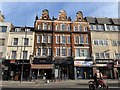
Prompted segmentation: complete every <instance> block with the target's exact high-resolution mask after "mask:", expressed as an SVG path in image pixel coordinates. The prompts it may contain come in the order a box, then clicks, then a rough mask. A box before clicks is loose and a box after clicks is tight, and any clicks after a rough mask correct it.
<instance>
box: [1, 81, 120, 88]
mask: <svg viewBox="0 0 120 90" xmlns="http://www.w3.org/2000/svg"><path fill="white" fill-rule="evenodd" d="M89 81H90V80H66V81H65V80H62V81H53V82H51V81H50V82H48V83H47V82H46V80H36V81H31V82H30V81H22V82H20V81H2V85H1V87H2V88H63V87H64V88H86V87H87V88H88V82H89ZM105 82H106V83H107V84H108V86H110V87H116V88H120V80H112V79H107V80H105Z"/></svg>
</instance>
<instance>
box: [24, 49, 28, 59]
mask: <svg viewBox="0 0 120 90" xmlns="http://www.w3.org/2000/svg"><path fill="white" fill-rule="evenodd" d="M27 55H28V51H23V59H27Z"/></svg>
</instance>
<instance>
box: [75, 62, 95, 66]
mask: <svg viewBox="0 0 120 90" xmlns="http://www.w3.org/2000/svg"><path fill="white" fill-rule="evenodd" d="M92 64H93V62H92V61H74V66H91V65H92Z"/></svg>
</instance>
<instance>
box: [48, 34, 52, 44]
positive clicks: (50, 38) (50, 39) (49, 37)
mask: <svg viewBox="0 0 120 90" xmlns="http://www.w3.org/2000/svg"><path fill="white" fill-rule="evenodd" d="M47 39H48V43H52V36H51V35H48V37H47Z"/></svg>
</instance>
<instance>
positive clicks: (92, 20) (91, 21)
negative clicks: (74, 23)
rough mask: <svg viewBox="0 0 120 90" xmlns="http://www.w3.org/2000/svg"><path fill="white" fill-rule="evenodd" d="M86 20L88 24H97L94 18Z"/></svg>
mask: <svg viewBox="0 0 120 90" xmlns="http://www.w3.org/2000/svg"><path fill="white" fill-rule="evenodd" d="M85 20H86V21H87V22H88V23H96V19H95V18H93V17H86V18H85Z"/></svg>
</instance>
